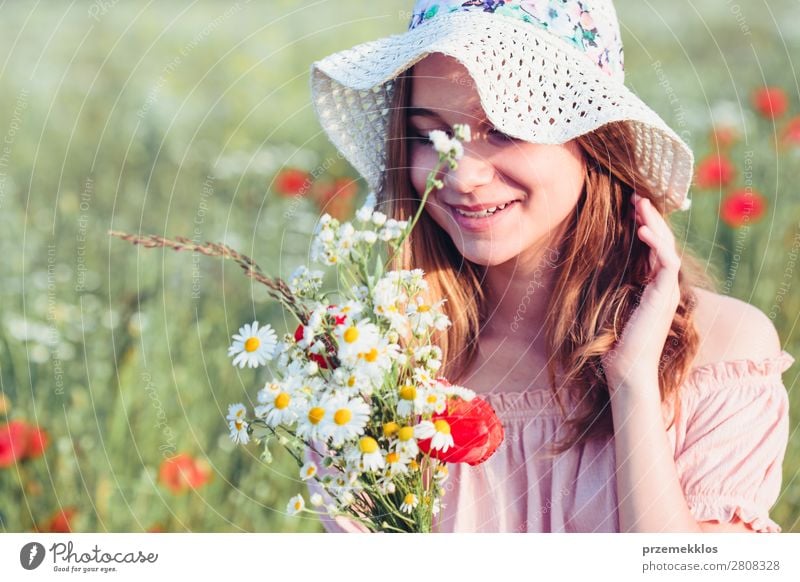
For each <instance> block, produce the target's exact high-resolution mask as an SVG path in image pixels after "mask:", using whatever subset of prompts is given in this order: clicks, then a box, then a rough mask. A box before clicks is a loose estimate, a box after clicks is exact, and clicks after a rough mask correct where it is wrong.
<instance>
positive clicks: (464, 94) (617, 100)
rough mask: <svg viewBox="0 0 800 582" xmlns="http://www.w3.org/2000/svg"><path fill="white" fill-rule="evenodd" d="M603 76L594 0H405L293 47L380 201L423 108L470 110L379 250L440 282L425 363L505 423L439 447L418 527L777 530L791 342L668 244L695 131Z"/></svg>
mask: <svg viewBox="0 0 800 582" xmlns="http://www.w3.org/2000/svg"><path fill="white" fill-rule="evenodd" d="M623 80H624V71H623V58H622V45H621V41H620V36H619V25H618V23H617V19H616V14H615V12H614V8H613V5H612V4H611V2H610V1H609V0H580V1H579V0H517V1H514V0H507V1H502V0H496V1H482V2H480V1H475V0H472V1H469V2H466V1H463V0H458V1H456V0H439V1H432V0H419V1H417V2H416V4H415V5H414V8H413V14H412V18H411V23H410V26H409V30H408V31H407V32H406V33H404V34H401V35H395V36H391V37H389V38H385V39H381V40H378V41H374V42H370V43H365V44H363V45H359V46H357V47H355V48H353V49H350V50H346V51H342V52H340V53H336V54H334V55H331V56H329V57H327V58H326V59H323V60H322V61H319V62H316V63H314V65H313V67H312V89H313V97H314V104H315V107H316V109H317V113H318V115H319V118H320V122H321V124H322V126H323V128H324V129H325V130H326V131H327V133H328V135H329V136H330V137H331V139H332V141H333V142H334V143H335V145H336V146H337V147H338V148H339V149H340V150H341V151H342V152H343V154H344V155H345V156H346V157H347V159H348V160H349V161H350V162H351V163H352V164H353V165H354V166H355V167H356V168H357V169H358V170H359V171H360V172H361V174H362V175H363V176H364V177H365V179H366V180H367V182H368V183H369V185H370V186H371V187H372V188H373V189H374V190H375V191H376V193H377V194H378V197H379V200H380V201H381V203H382V204H383V205H384V206H385V208H386V211H387V213H389V214H390V215H391V216H394V217H395V218H397V219H408V218H410V217H412V216H413V215H414V213H415V212H416V209H417V208H418V204H419V202H420V198H421V195H422V193H423V191H424V189H425V180H426V177H427V175H428V173H429V172H430V171H431V170H432V169H433V167H434V165H435V164H436V162H437V159H438V158H437V153H436V152H435V151H434V149H433V147H432V145H431V144H430V142H429V141H428V139H427V135H428V132H430V131H431V130H435V129H438V130H444V131H447V132H452V128H453V126H454V125H455V124H467V125H469V126H470V128H471V133H472V139H471V141H469V142H468V143H465V144H464V150H465V152H464V156H463V157H462V158H461V160H460V161H459V164H458V167H457V168H456V169H455V170H449V169H445V170H443V171H442V173H441V175H440V176H439V177H440V179H442V180H443V182H444V187H443V188H442V189H440V190H434V191H433V193H432V194H431V195H430V196H429V198H428V200H427V204H426V212H425V213H424V214H423V216H422V217H421V219H420V221H419V223H418V224H417V226H416V229H415V231H414V232H413V233H412V235H411V237H410V239H409V240H408V247H407V249H406V252H405V253H404V255H403V256H404V257H405V262H404V264H398V265H395V268H422V269H423V270H424V271H425V272H426V274H427V278H428V280H429V282H430V284H431V289H432V293H435V294H436V295H437V296H439V297H445V298H447V303H446V306H447V308H448V316H449V317H450V319H451V320H452V322H453V325H452V326H451V328H449V329H448V330H447V331H446V332H444V333H443V334H442V336H441V337H440V338H438V342H437V343H438V345H440V347H442V349H443V351H444V358H443V362H444V367H443V369H442V370H441V375H442V376H445V377H447V378H448V379H449V380H450V381H451V382H453V383H458V384H461V385H464V386H467V387H469V388H471V389H473V390H475V391H476V392H477V393H479V395H480V396H481V397H483V398H485V399H486V400H487V401H488V402H489V403H490V404H492V406H493V407H494V409H495V410H496V411H497V413H498V416H499V417H500V419H501V421H502V422H503V425H504V428H505V440H504V442H503V444H502V445H501V447H500V449H499V450H498V451H496V452H495V453H494V455H493V456H492V457H490V458H489V459H488V460H487V461H486V462H484V463H482V464H480V465H477V466H474V467H472V466H469V465H449V467H450V476H449V479H448V480H447V481H446V482H445V484H444V486H445V489H446V490H447V493H446V494H445V497H444V499H443V502H444V507H443V509H442V511H441V512H440V514H439V515H438V516H437V519H436V523H435V529H436V531H442V532H455V531H458V532H551V531H552V532H564V531H568V532H595V531H596V532H616V531H625V532H630V531H644V532H700V531H739V532H753V531H754V532H777V531H780V527H779V526H778V525H777V524H776V523H775V522H774V521H772V520H771V519H770V516H769V509H770V507H771V506H772V505H773V504H774V502H775V501H776V499H777V497H778V493H779V489H780V485H781V463H782V459H783V455H784V452H785V449H786V445H787V439H788V399H787V393H786V390H785V388H784V386H783V383H782V379H781V373H782V372H783V371H784V370H786V369H787V368H788V367H789V366H790V365H791V364H792V362H793V361H794V359H793V358H792V356H790V355H789V354H788V353H786V352H785V351H782V350H781V345H780V342H779V339H778V336H777V334H776V331H775V329H774V327H773V325H772V323H771V322H770V320H769V319H768V318H767V317H766V316H765V315H764V314H763V313H762V312H760V311H759V310H758V309H756V308H754V307H752V306H750V305H748V304H747V303H744V302H741V301H738V300H736V299H733V298H730V297H725V296H722V295H719V294H717V293H715V292H714V291H713V287H714V285H713V281H712V280H711V279H710V278H709V277H707V276H706V275H704V273H703V268H702V264H701V263H700V261H698V260H697V259H695V258H693V257H692V256H691V255H690V254H689V253H688V252H687V251H686V250H685V249H680V252H679V249H678V248H676V243H675V239H674V237H673V234H672V231H671V229H670V226H669V224H668V222H667V221H666V220H665V215H666V214H668V213H669V212H672V211H674V210H677V209H683V210H686V209H688V208H689V204H688V199H687V198H686V194H687V191H688V188H689V185H690V182H691V176H692V165H693V157H692V153H691V151H690V150H689V148H688V147H687V146H686V144H685V143H683V142H682V141H681V139H680V138H679V137H678V136H677V135H676V134H675V133H674V132H673V131H672V130H671V129H670V128H669V127H668V126H667V125H666V124H665V123H664V121H663V120H661V118H659V117H658V115H657V114H655V112H653V111H652V110H651V109H650V108H648V107H647V106H646V105H645V104H643V103H642V102H641V101H640V100H639V99H638V98H636V97H635V95H633V94H632V93H631V92H630V91H629V90H628V89H627V88H626V87H625V85H624V82H623ZM310 487H311V488H312V490H314V491H315V492H321V493H323V494H324V492H322V491H321V489H320V488H319V487H317V486H316V485H311V486H310ZM323 521H324V524H325V527H326V528H327V529H328V530H330V531H359V530H361V529H362V528H361V527H360V526H359V525H358V524H356V523H355V522H352V521H348V520H344V519H338V520H337V521H336V522H334V521H333V520H327V519H326V520H323Z"/></svg>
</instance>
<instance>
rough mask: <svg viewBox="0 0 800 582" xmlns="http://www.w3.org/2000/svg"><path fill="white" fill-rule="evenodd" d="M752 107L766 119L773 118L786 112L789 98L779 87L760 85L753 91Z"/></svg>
mask: <svg viewBox="0 0 800 582" xmlns="http://www.w3.org/2000/svg"><path fill="white" fill-rule="evenodd" d="M753 107H755V109H756V111H758V112H759V113H760V114H761V115H763V116H764V117H766V118H767V119H774V118H776V117H780V116H781V115H783V114H784V113H786V110H787V109H788V108H789V99H788V98H787V97H786V92H785V91H784V90H783V89H781V88H780V87H762V88H760V89H756V90H755V91H753Z"/></svg>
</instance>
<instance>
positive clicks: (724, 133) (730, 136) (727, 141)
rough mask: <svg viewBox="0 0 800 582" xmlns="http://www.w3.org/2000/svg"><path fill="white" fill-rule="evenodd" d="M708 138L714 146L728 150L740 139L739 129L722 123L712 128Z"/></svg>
mask: <svg viewBox="0 0 800 582" xmlns="http://www.w3.org/2000/svg"><path fill="white" fill-rule="evenodd" d="M708 139H709V141H710V142H711V146H712V147H714V148H717V149H719V150H727V149H728V148H730V147H731V146H732V145H733V144H735V143H736V142H737V141H738V139H739V131H738V130H737V129H736V128H735V127H730V126H727V125H720V126H717V127H714V128H712V129H711V134H710V135H709V138H708Z"/></svg>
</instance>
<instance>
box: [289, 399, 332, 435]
mask: <svg viewBox="0 0 800 582" xmlns="http://www.w3.org/2000/svg"><path fill="white" fill-rule="evenodd" d="M329 414H330V413H329V412H328V410H327V409H326V407H325V402H324V401H319V402H317V401H311V402H309V403H308V404H306V405H305V406H303V407H302V409H301V410H300V413H299V415H298V420H297V433H296V434H297V436H298V437H299V438H301V439H304V440H313V441H323V440H325V437H324V436H323V427H324V424H323V420H324V419H325V417H326V415H329Z"/></svg>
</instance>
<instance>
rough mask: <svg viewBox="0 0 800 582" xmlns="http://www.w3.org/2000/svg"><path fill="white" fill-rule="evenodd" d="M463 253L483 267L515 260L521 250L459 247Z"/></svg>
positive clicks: (466, 257)
mask: <svg viewBox="0 0 800 582" xmlns="http://www.w3.org/2000/svg"><path fill="white" fill-rule="evenodd" d="M458 251H459V252H460V253H461V255H462V256H463V257H464V258H465V259H467V260H468V261H470V262H472V263H475V264H476V265H480V266H482V267H496V266H497V265H502V264H503V263H507V262H508V261H511V260H514V259H515V258H516V257H517V256H518V255H519V252H518V250H516V249H507V248H492V247H491V246H487V248H480V249H476V248H460V247H459V248H458Z"/></svg>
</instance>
